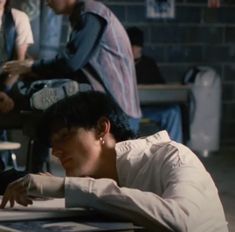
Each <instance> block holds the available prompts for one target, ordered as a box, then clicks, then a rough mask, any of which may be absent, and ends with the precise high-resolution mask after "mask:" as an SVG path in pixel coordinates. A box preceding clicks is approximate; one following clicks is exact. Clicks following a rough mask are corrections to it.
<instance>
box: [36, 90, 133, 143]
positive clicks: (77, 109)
mask: <svg viewBox="0 0 235 232" xmlns="http://www.w3.org/2000/svg"><path fill="white" fill-rule="evenodd" d="M101 117H106V118H108V119H109V121H110V124H111V130H110V132H111V134H112V135H113V136H114V138H115V139H116V141H117V142H120V141H124V140H128V139H131V138H134V137H135V133H134V132H133V131H132V130H131V128H130V126H129V123H128V116H127V115H126V114H125V113H124V112H123V111H122V110H121V109H120V107H119V106H118V105H117V103H116V102H115V101H114V100H113V99H112V98H111V97H110V96H109V95H106V94H104V93H101V92H97V91H88V92H80V93H78V94H77V95H74V96H72V97H69V98H66V99H63V100H61V101H59V102H57V103H56V104H54V105H53V106H52V107H50V108H49V109H48V110H47V111H46V112H45V113H44V115H43V117H42V120H41V122H40V123H39V130H38V135H39V139H40V140H41V142H43V143H46V144H47V145H50V138H51V136H52V135H53V134H54V133H56V132H58V131H59V130H61V129H63V128H68V129H72V128H84V129H92V128H96V126H97V123H98V120H99V119H100V118H101Z"/></svg>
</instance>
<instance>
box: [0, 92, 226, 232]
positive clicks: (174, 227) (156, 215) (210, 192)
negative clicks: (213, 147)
mask: <svg viewBox="0 0 235 232" xmlns="http://www.w3.org/2000/svg"><path fill="white" fill-rule="evenodd" d="M39 128H40V129H39V138H41V140H42V141H44V143H46V144H50V145H51V147H52V153H53V155H54V156H56V157H57V158H59V160H60V162H61V164H62V166H63V167H64V169H65V173H66V177H56V176H49V175H35V174H28V175H26V176H24V177H22V178H20V179H17V180H16V181H14V182H12V183H11V184H9V185H8V187H7V189H6V190H5V193H4V196H3V199H2V202H1V205H0V208H5V207H6V206H7V203H8V202H10V205H11V207H13V206H14V204H15V202H17V203H19V204H21V205H24V206H27V205H30V204H32V203H33V198H32V197H53V198H65V202H66V207H71V208H73V207H86V208H93V209H96V210H100V211H103V212H104V213H107V214H110V213H111V214H112V215H117V216H121V217H122V218H126V219H127V220H130V221H133V222H134V223H136V224H138V225H141V226H144V227H146V228H147V229H148V230H149V231H182V232H184V231H190V232H196V231H197V232H199V231H200V232H208V231H211V232H212V231H219V232H228V229H227V222H226V220H225V216H224V211H223V207H222V204H221V202H220V199H219V195H218V191H217V188H216V186H215V184H214V182H213V180H212V178H211V176H210V174H209V173H208V172H207V171H206V170H205V168H204V166H203V165H202V163H201V162H200V160H199V159H198V158H197V156H196V155H195V154H194V153H193V152H192V151H190V150H189V149H188V148H187V147H185V146H184V145H182V144H179V143H176V142H174V141H172V140H171V139H170V138H169V136H168V134H167V132H166V131H161V132H158V133H156V134H154V135H151V136H148V137H146V138H140V139H134V138H133V131H132V130H131V129H130V127H129V125H128V118H127V116H126V114H125V113H123V111H122V110H121V109H120V107H119V106H118V105H117V104H116V102H115V101H113V99H112V98H110V96H109V95H107V94H103V93H100V92H94V91H93V92H83V93H79V94H77V95H74V96H72V97H69V98H67V99H64V100H62V101H60V102H58V103H56V104H55V105H53V106H52V107H51V108H49V109H48V110H47V112H46V113H45V115H44V117H43V120H42V122H41V123H40V124H39ZM5 179H7V175H5ZM11 180H12V179H11ZM0 181H1V175H0ZM0 188H1V185H0Z"/></svg>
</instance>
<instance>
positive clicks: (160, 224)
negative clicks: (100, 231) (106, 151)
mask: <svg viewBox="0 0 235 232" xmlns="http://www.w3.org/2000/svg"><path fill="white" fill-rule="evenodd" d="M65 200H66V207H88V208H94V209H96V210H101V211H103V212H106V213H112V214H114V215H118V216H122V217H125V218H127V219H129V220H131V221H133V222H135V223H137V224H140V225H144V226H147V227H149V228H150V229H151V228H152V229H153V228H154V229H158V230H159V231H187V225H186V223H185V222H187V214H186V213H185V212H184V210H183V209H182V208H181V207H180V206H179V204H178V203H177V201H175V200H173V199H163V198H161V197H159V196H158V195H156V194H154V193H151V192H144V191H141V190H138V189H131V188H125V187H119V186H118V185H117V183H116V182H115V181H113V180H111V179H99V180H95V179H91V178H66V180H65Z"/></svg>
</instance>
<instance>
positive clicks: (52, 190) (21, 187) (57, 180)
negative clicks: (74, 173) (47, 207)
mask: <svg viewBox="0 0 235 232" xmlns="http://www.w3.org/2000/svg"><path fill="white" fill-rule="evenodd" d="M32 196H33V197H53V198H62V197H64V178H62V177H55V176H48V175H35V174H28V175H27V176H25V177H23V178H20V179H18V180H16V181H14V182H12V183H11V184H9V185H8V187H7V189H6V191H5V193H4V196H3V198H2V202H1V205H0V208H2V209H3V208H5V207H6V205H7V203H8V202H10V207H14V205H15V202H17V203H18V204H20V205H23V206H28V205H31V204H33V201H32Z"/></svg>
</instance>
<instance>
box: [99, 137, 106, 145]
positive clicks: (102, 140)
mask: <svg viewBox="0 0 235 232" xmlns="http://www.w3.org/2000/svg"><path fill="white" fill-rule="evenodd" d="M100 142H101V144H102V145H104V143H105V142H104V138H102V137H100Z"/></svg>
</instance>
